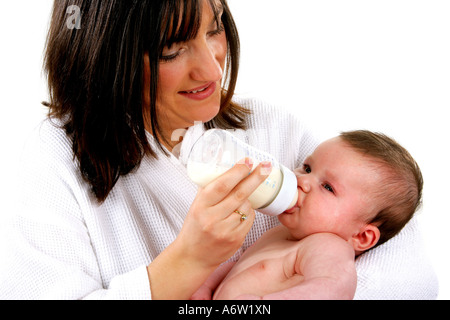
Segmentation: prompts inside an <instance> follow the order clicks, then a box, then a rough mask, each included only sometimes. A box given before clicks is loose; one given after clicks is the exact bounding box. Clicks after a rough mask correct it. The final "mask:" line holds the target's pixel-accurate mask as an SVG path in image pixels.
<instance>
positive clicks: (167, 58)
mask: <svg viewBox="0 0 450 320" xmlns="http://www.w3.org/2000/svg"><path fill="white" fill-rule="evenodd" d="M178 56H179V54H178V52H177V53H174V54H168V55H161V58H160V59H161V61H163V62H169V61H173V60H175V59H176V58H178Z"/></svg>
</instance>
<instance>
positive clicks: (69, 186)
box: [0, 128, 151, 299]
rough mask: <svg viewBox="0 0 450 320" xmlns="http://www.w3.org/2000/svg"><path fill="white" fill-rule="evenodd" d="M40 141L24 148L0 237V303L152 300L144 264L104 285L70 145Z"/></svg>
mask: <svg viewBox="0 0 450 320" xmlns="http://www.w3.org/2000/svg"><path fill="white" fill-rule="evenodd" d="M41 129H42V130H45V128H41ZM40 137H41V135H36V137H34V138H33V139H32V140H31V141H29V143H28V146H27V148H26V151H25V153H24V156H23V160H24V161H23V165H22V170H21V179H20V180H21V181H22V183H20V184H19V191H20V192H18V193H17V194H19V197H18V199H15V200H14V201H13V206H11V207H13V208H14V212H11V213H10V214H9V216H8V218H7V221H6V222H5V223H4V224H3V229H4V230H2V232H1V234H0V237H1V238H2V239H1V241H0V242H1V243H2V245H1V247H0V299H151V291H150V284H149V279H148V275H147V269H146V266H145V265H142V266H139V267H137V268H136V269H135V270H130V271H129V272H126V273H124V274H120V275H117V276H115V277H114V278H113V279H111V281H109V282H108V284H107V285H105V281H104V279H102V275H101V272H100V270H99V266H98V261H97V256H96V252H95V249H94V247H93V246H92V243H91V239H90V234H89V230H88V228H87V226H86V223H85V221H84V219H83V215H82V212H81V209H80V203H79V202H80V201H83V200H82V199H83V197H82V196H81V195H80V194H81V193H83V190H84V189H83V187H82V186H81V184H82V183H83V182H82V180H80V178H79V177H78V176H76V172H75V170H73V167H74V164H73V163H74V162H73V157H71V156H70V154H71V153H70V152H68V151H69V150H67V149H68V148H69V144H68V143H67V144H64V143H61V141H62V140H61V139H56V137H54V136H53V139H56V140H57V141H48V140H45V141H44V140H42V139H41V138H40ZM55 145H57V147H56V148H55ZM77 184H78V186H77ZM84 197H86V196H84ZM85 201H87V200H85Z"/></svg>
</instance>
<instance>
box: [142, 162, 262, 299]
mask: <svg viewBox="0 0 450 320" xmlns="http://www.w3.org/2000/svg"><path fill="white" fill-rule="evenodd" d="M251 169H252V165H251V164H249V162H248V161H241V162H239V163H238V164H236V165H235V166H234V167H233V168H232V169H230V170H229V171H227V172H226V173H225V174H223V175H222V176H220V177H219V178H217V179H216V180H214V181H213V182H211V183H210V184H209V185H207V186H206V187H204V188H200V189H199V192H198V194H197V197H196V198H195V200H194V202H193V204H192V206H191V208H190V210H189V212H188V214H187V216H186V219H185V223H184V225H183V228H182V230H181V232H180V234H179V235H178V237H177V239H176V240H175V241H174V243H172V244H171V245H170V246H169V247H168V248H167V249H166V250H165V251H164V252H163V253H161V255H160V256H158V257H157V259H155V260H154V261H153V262H152V263H151V264H150V265H149V267H148V271H149V278H150V282H151V288H152V296H153V299H158V298H161V299H170V298H174V299H188V298H189V297H190V296H191V295H192V294H193V293H194V292H195V291H196V290H197V289H198V288H199V287H200V285H201V284H202V283H203V282H204V281H205V280H206V279H207V278H208V276H209V275H210V274H211V273H212V272H213V271H214V270H215V269H216V268H217V267H218V266H219V265H220V264H221V263H222V262H224V261H226V260H228V259H229V258H230V257H231V256H232V255H233V254H234V253H235V252H236V251H237V250H238V249H239V248H240V247H241V246H242V244H243V242H244V240H245V237H246V235H247V233H248V232H249V231H250V229H251V227H252V224H253V221H254V219H255V211H254V210H253V209H252V207H251V205H250V202H249V201H248V197H249V196H250V195H251V194H252V193H253V192H254V191H255V190H256V188H258V186H259V185H260V184H261V183H262V182H263V181H264V180H265V179H266V178H267V177H268V174H269V173H270V170H268V164H267V163H264V164H260V165H259V166H258V167H257V168H256V169H255V170H254V171H253V172H251ZM236 210H238V211H240V212H242V213H244V214H245V215H246V216H247V220H242V219H241V218H242V217H241V215H240V214H238V213H236V212H235V211H236ZM161 282H162V286H159V285H158V283H161Z"/></svg>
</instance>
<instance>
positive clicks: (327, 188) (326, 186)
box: [323, 183, 334, 193]
mask: <svg viewBox="0 0 450 320" xmlns="http://www.w3.org/2000/svg"><path fill="white" fill-rule="evenodd" d="M323 187H324V188H325V190H327V191H330V192H331V193H334V190H333V187H332V186H330V185H329V184H328V183H324V184H323Z"/></svg>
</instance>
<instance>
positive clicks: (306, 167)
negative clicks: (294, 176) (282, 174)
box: [303, 164, 312, 173]
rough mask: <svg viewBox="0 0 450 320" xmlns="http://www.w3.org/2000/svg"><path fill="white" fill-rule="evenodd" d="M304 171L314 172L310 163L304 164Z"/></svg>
mask: <svg viewBox="0 0 450 320" xmlns="http://www.w3.org/2000/svg"><path fill="white" fill-rule="evenodd" d="M303 171H305V172H306V173H311V172H312V170H311V167H310V166H309V165H307V164H304V165H303Z"/></svg>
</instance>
